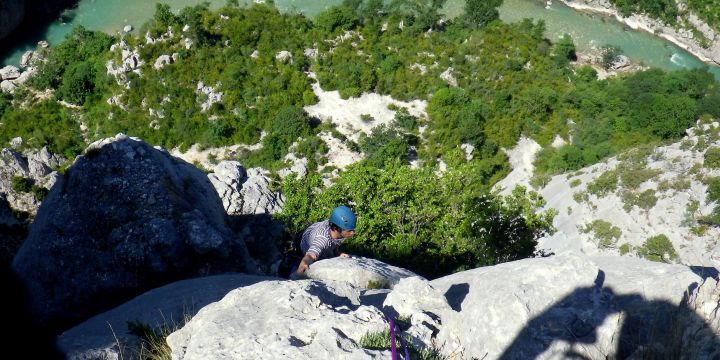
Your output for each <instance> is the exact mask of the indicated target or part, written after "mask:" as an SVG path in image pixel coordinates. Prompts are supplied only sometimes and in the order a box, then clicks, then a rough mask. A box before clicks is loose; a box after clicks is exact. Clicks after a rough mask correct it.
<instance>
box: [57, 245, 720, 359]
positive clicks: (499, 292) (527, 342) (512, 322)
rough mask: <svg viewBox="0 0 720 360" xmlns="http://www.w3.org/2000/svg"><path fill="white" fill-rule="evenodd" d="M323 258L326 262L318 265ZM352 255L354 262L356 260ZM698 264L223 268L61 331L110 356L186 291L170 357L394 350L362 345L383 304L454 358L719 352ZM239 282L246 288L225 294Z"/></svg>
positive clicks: (715, 297) (68, 342)
mask: <svg viewBox="0 0 720 360" xmlns="http://www.w3.org/2000/svg"><path fill="white" fill-rule="evenodd" d="M354 260H357V261H358V262H362V263H370V262H369V261H368V260H367V259H362V258H358V259H354ZM323 263H330V262H329V261H327V260H323V261H319V262H317V263H315V264H313V266H311V270H312V269H313V267H316V265H321V264H323ZM375 265H377V264H375ZM343 266H344V267H345V268H347V269H348V271H349V272H352V271H353V270H352V268H353V267H352V265H350V264H349V263H347V262H346V263H344V264H343ZM338 267H339V266H338ZM316 271H317V267H316ZM703 272H706V273H703ZM696 273H700V274H702V275H711V276H716V275H717V270H715V269H699V268H694V269H690V268H687V267H684V266H680V265H668V264H663V263H652V262H648V261H644V260H640V259H632V258H627V257H620V258H618V257H585V256H556V257H550V258H538V259H525V260H520V261H515V262H510V263H504V264H500V265H496V266H489V267H484V268H478V269H474V270H469V271H465V272H460V273H456V274H453V275H449V276H446V277H443V278H439V279H436V280H433V281H427V280H425V279H423V278H421V277H417V276H411V277H404V278H402V279H400V280H398V282H397V283H396V284H395V285H394V287H393V289H392V290H388V289H362V288H360V287H358V286H355V285H353V284H352V283H350V282H347V281H334V280H299V281H286V280H277V279H274V278H260V277H251V276H244V275H224V276H222V277H217V276H215V277H208V278H202V279H193V280H188V281H183V282H181V283H180V282H179V283H177V284H172V285H169V286H166V287H163V288H162V289H158V290H155V291H152V292H148V293H147V294H144V295H142V296H141V297H139V298H137V299H135V300H133V301H131V302H129V303H128V304H125V305H123V306H121V307H118V308H117V309H115V310H113V311H112V312H108V313H106V314H102V315H98V316H97V317H96V318H93V319H91V320H90V321H88V322H86V323H85V324H83V325H82V326H78V327H76V328H74V329H72V330H70V331H68V332H66V333H65V334H63V335H62V336H61V338H60V342H59V343H60V345H61V347H62V348H63V349H64V350H65V351H66V352H68V353H70V352H69V350H68V349H70V348H72V349H74V350H73V353H74V354H83V353H84V354H88V353H89V352H88V351H90V350H92V351H96V352H98V351H101V352H102V351H104V352H103V353H105V354H108V353H110V354H111V353H112V351H113V350H112V347H113V343H112V340H113V338H111V337H110V334H109V330H108V329H107V328H105V326H106V324H108V323H110V324H112V326H113V327H114V329H115V331H116V332H117V333H118V336H119V338H120V339H121V342H124V341H126V339H128V338H129V337H128V336H127V334H126V332H127V329H126V326H123V324H122V319H131V320H136V319H139V320H140V321H141V322H144V323H147V324H149V325H151V326H153V325H155V324H154V323H155V322H157V321H159V320H160V319H159V318H158V315H157V312H158V309H162V310H163V311H166V313H169V314H173V316H174V315H175V314H177V313H178V311H179V303H180V301H181V300H180V299H187V298H189V297H192V298H194V299H196V302H197V304H200V305H199V306H204V305H205V304H209V305H207V306H204V307H203V308H202V309H199V311H196V310H197V309H195V311H192V312H191V313H190V315H194V316H193V318H192V320H191V321H189V322H188V323H187V324H185V325H184V326H183V327H182V328H181V329H179V330H177V331H175V332H174V333H172V334H171V335H170V336H169V337H168V338H167V342H168V344H169V346H170V348H171V349H172V358H173V359H174V360H187V359H203V360H204V359H210V360H212V359H228V358H233V359H234V358H242V359H310V358H311V359H368V358H379V359H385V358H389V357H390V354H389V351H387V350H385V351H377V350H367V349H363V348H361V347H360V344H359V343H360V339H361V338H362V336H363V335H365V334H368V333H376V332H380V331H383V330H386V329H387V326H388V325H387V322H386V319H385V316H393V317H395V318H396V319H398V318H402V319H404V320H403V321H402V322H403V323H404V325H403V326H402V329H401V331H402V335H403V336H409V338H410V340H411V343H412V344H413V345H415V346H416V348H425V349H428V348H434V349H436V350H437V351H438V352H439V354H440V355H441V356H443V357H444V358H455V359H472V358H479V359H480V358H485V359H578V358H584V359H605V358H619V359H643V358H663V359H664V358H671V359H717V358H719V357H718V356H720V340H718V336H719V335H720V331H718V329H719V328H720V320H719V319H718V314H717V308H718V304H719V301H720V286H718V282H717V280H715V279H713V278H711V277H708V278H706V279H704V276H699V275H697V274H696ZM233 286H234V287H238V288H236V289H235V290H232V291H230V292H229V293H227V295H225V296H224V298H222V299H221V300H219V301H217V299H219V298H220V297H221V296H222V295H221V294H222V293H223V291H227V290H229V289H232V288H233ZM214 301H216V302H214ZM174 317H175V318H177V316H174ZM178 324H180V325H182V323H179V322H178ZM658 329H663V331H657V330H658ZM666 329H672V330H673V331H664V330H666ZM95 334H98V335H95ZM73 344H74V345H73ZM91 344H94V345H92V346H91ZM103 344H104V345H103ZM115 353H117V351H116V350H115ZM70 358H71V359H80V358H83V357H72V356H71V357H70ZM86 358H87V357H86Z"/></svg>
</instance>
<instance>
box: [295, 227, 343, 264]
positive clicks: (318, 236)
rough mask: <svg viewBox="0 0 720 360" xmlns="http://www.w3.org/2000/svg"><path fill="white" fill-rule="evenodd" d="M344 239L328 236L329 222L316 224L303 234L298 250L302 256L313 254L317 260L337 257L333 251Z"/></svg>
mask: <svg viewBox="0 0 720 360" xmlns="http://www.w3.org/2000/svg"><path fill="white" fill-rule="evenodd" d="M344 240H345V238H339V239H333V238H332V237H331V236H330V221H328V220H325V221H320V222H316V223H314V224H312V225H310V226H308V228H307V229H305V232H303V235H302V240H301V241H300V250H302V252H303V254H307V253H313V254H314V255H315V257H316V258H317V260H320V259H327V258H332V257H335V256H337V255H336V254H335V251H336V250H337V248H338V247H339V246H340V244H342V243H343V241H344Z"/></svg>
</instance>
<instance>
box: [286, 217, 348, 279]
mask: <svg viewBox="0 0 720 360" xmlns="http://www.w3.org/2000/svg"><path fill="white" fill-rule="evenodd" d="M356 222H357V218H356V217H355V214H354V213H353V212H352V210H350V208H349V207H347V206H344V205H343V206H338V207H336V208H335V209H334V210H333V211H332V214H330V219H329V220H325V221H320V222H317V223H314V224H312V225H310V226H308V228H307V229H305V231H304V232H303V234H302V238H301V239H300V241H299V244H298V245H299V246H298V249H297V250H298V251H299V253H300V254H303V257H302V259H301V260H300V262H299V263H298V264H297V266H296V267H293V269H295V268H297V270H296V271H295V274H294V275H296V276H305V272H306V271H307V269H308V268H310V265H311V264H312V263H314V262H315V261H318V260H321V259H327V258H331V257H335V256H341V257H349V255H348V254H345V253H340V252H339V251H338V247H339V246H340V244H342V243H343V241H345V239H347V238H349V237H351V236H353V235H355V223H356Z"/></svg>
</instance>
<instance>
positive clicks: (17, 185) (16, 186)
mask: <svg viewBox="0 0 720 360" xmlns="http://www.w3.org/2000/svg"><path fill="white" fill-rule="evenodd" d="M11 181H12V189H13V190H14V191H15V192H19V193H27V192H30V191H31V190H32V187H33V185H34V184H35V182H34V181H33V180H32V179H28V178H26V177H23V176H13V178H12V180H11Z"/></svg>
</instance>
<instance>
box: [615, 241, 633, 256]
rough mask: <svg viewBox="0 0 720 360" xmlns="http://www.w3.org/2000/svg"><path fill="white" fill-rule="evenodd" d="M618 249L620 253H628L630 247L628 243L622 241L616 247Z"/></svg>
mask: <svg viewBox="0 0 720 360" xmlns="http://www.w3.org/2000/svg"><path fill="white" fill-rule="evenodd" d="M618 250H619V251H620V255H625V254H628V253H630V251H631V249H630V244H628V243H623V244H622V245H620V246H619V247H618Z"/></svg>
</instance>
